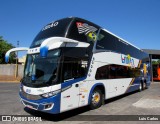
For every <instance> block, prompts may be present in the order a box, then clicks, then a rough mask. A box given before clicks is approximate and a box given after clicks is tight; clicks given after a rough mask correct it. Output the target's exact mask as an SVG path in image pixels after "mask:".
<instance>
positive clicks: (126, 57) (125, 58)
mask: <svg viewBox="0 0 160 124" xmlns="http://www.w3.org/2000/svg"><path fill="white" fill-rule="evenodd" d="M121 60H122V63H124V64H128V65H129V66H131V67H134V59H133V58H132V57H131V56H130V55H129V54H128V55H121Z"/></svg>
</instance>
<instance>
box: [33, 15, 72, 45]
mask: <svg viewBox="0 0 160 124" xmlns="http://www.w3.org/2000/svg"><path fill="white" fill-rule="evenodd" d="M71 20H72V19H71V18H65V19H61V20H57V21H55V22H52V23H49V24H47V25H46V26H44V27H43V28H42V30H41V31H40V32H39V33H38V35H37V36H36V37H35V39H34V40H33V42H32V44H31V48H32V47H35V46H39V45H40V44H41V43H42V41H43V40H44V39H46V38H49V37H64V36H65V33H66V30H67V28H68V26H69V24H70V22H71Z"/></svg>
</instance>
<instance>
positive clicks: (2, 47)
mask: <svg viewBox="0 0 160 124" xmlns="http://www.w3.org/2000/svg"><path fill="white" fill-rule="evenodd" d="M12 48H14V46H13V45H12V44H10V43H8V42H7V41H6V40H4V39H3V37H2V36H0V64H4V63H5V54H6V52H7V51H8V50H10V49H12ZM15 57H16V54H15V53H11V55H10V60H9V62H10V63H15V62H16V60H15Z"/></svg>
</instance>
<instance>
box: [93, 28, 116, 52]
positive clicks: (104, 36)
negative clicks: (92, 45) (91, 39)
mask: <svg viewBox="0 0 160 124" xmlns="http://www.w3.org/2000/svg"><path fill="white" fill-rule="evenodd" d="M96 49H105V50H111V51H116V50H117V44H116V39H115V37H114V36H113V35H110V34H109V33H107V32H105V31H103V30H101V31H100V34H99V36H98V39H97V45H96Z"/></svg>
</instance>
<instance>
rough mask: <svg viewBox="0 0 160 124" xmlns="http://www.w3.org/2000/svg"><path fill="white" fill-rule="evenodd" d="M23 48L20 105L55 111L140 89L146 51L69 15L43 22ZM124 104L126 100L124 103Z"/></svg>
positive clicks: (146, 73)
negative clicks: (23, 63)
mask: <svg viewBox="0 0 160 124" xmlns="http://www.w3.org/2000/svg"><path fill="white" fill-rule="evenodd" d="M18 50H27V59H26V63H25V68H24V76H23V78H22V80H21V85H20V92H19V95H20V99H21V102H22V103H23V104H24V106H25V107H28V108H31V109H34V110H38V111H43V112H47V113H52V114H57V113H61V112H64V111H68V110H71V109H75V108H78V107H82V106H86V105H89V106H90V108H91V109H95V108H98V107H100V106H101V105H102V104H103V103H104V100H106V99H109V98H112V97H115V96H119V95H122V94H125V93H129V92H132V91H135V90H140V91H141V90H143V89H144V88H147V87H148V86H149V85H150V61H149V55H148V54H146V53H144V52H143V51H142V50H141V49H139V48H137V47H135V46H134V45H132V44H131V43H129V42H127V41H125V40H123V39H122V38H120V37H118V36H116V35H114V34H113V33H111V32H109V31H107V30H106V29H104V28H102V27H100V26H98V25H96V24H94V23H92V22H89V21H87V20H84V19H81V18H77V17H69V18H64V19H60V20H57V21H54V22H51V23H49V24H47V25H46V26H44V27H43V28H42V29H41V31H40V32H39V33H38V35H37V36H36V37H35V39H34V40H33V42H32V44H31V46H30V48H14V49H11V50H9V51H8V52H7V53H6V58H5V59H6V62H8V60H9V54H10V52H13V51H18ZM126 104H127V103H126Z"/></svg>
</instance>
